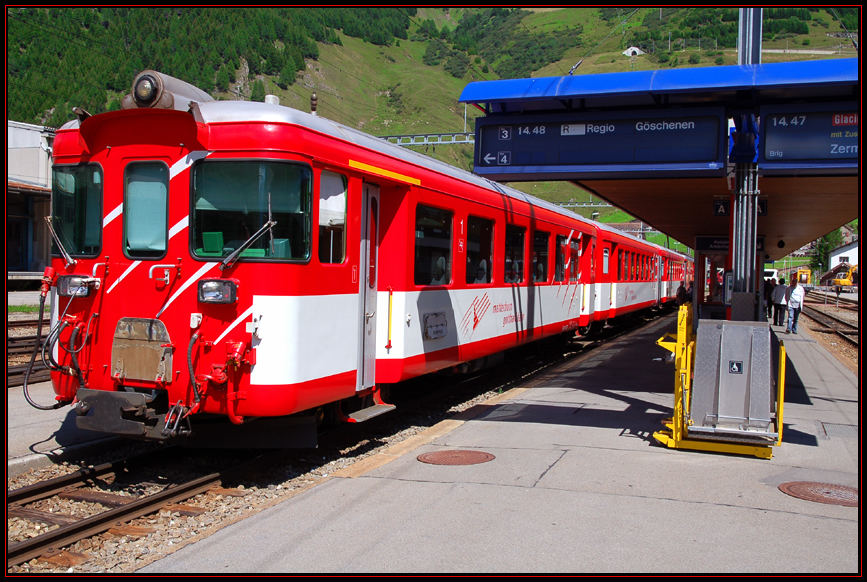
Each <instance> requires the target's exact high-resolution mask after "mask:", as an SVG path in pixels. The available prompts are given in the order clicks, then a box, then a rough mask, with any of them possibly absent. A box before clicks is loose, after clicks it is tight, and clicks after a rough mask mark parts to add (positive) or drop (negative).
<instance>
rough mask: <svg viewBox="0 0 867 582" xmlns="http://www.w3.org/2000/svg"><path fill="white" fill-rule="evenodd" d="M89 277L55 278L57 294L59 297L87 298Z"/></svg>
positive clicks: (90, 279)
mask: <svg viewBox="0 0 867 582" xmlns="http://www.w3.org/2000/svg"><path fill="white" fill-rule="evenodd" d="M91 281H93V279H92V278H91V277H85V276H83V275H64V276H62V277H58V278H57V294H58V295H60V296H61V297H87V296H88V295H89V294H90V285H89V283H90V282H91Z"/></svg>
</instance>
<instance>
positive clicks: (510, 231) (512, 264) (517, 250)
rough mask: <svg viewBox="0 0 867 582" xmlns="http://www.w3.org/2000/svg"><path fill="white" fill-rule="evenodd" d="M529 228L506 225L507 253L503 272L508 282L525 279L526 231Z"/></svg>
mask: <svg viewBox="0 0 867 582" xmlns="http://www.w3.org/2000/svg"><path fill="white" fill-rule="evenodd" d="M526 230H527V229H525V228H523V227H520V226H513V225H511V224H510V225H507V226H506V255H505V257H504V258H505V266H504V269H503V272H504V273H505V275H504V279H505V281H506V283H520V282H521V281H523V280H524V233H525V232H526Z"/></svg>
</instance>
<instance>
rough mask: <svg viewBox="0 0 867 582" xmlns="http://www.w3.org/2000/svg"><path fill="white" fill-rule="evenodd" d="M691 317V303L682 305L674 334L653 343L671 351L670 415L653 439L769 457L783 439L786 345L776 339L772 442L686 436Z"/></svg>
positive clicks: (674, 445)
mask: <svg viewBox="0 0 867 582" xmlns="http://www.w3.org/2000/svg"><path fill="white" fill-rule="evenodd" d="M692 318H693V314H692V305H682V306H681V307H680V309H679V310H678V314H677V334H676V335H673V334H670V333H669V334H666V335H665V336H663V337H661V338H660V339H658V340H657V342H656V343H657V345H659V346H661V347H663V348H665V349H667V350H668V351H670V352H672V353H673V354H674V365H675V374H674V378H675V380H674V415H673V416H672V418H669V419H666V420H665V421H663V424H664V425H665V426H666V429H664V430H660V431H657V432H655V433H653V438H655V439H656V440H657V441H659V442H660V443H663V444H665V445H666V446H668V447H669V448H672V449H691V450H697V451H710V452H716V453H731V454H737V455H752V456H755V457H759V458H761V459H770V458H771V457H772V456H773V449H772V446H780V444H781V443H782V441H783V397H784V394H785V388H784V387H785V374H786V365H785V362H786V347H785V345H784V343H783V342H782V341H781V342H780V352H779V364H778V370H777V402H776V419H775V423H776V432H777V439H776V442H772V443H768V444H764V443H759V444H749V443H746V444H745V443H737V442H730V441H725V440H714V439H713V438H712V437H711V438H708V437H706V436H704V435H702V437H701V438H690V435H689V427H690V426H691V425H692V424H693V420H692V419H691V418H690V404H691V402H692V400H691V392H692V382H693V376H694V374H693V366H694V362H693V358H694V356H695V345H696V344H695V339H696V338H695V334H694V332H693V325H692V324H693V320H692Z"/></svg>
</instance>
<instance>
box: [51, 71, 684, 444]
mask: <svg viewBox="0 0 867 582" xmlns="http://www.w3.org/2000/svg"><path fill="white" fill-rule="evenodd" d="M50 224H51V231H52V236H53V237H54V240H55V249H54V252H55V256H54V258H53V260H52V267H51V269H48V270H46V274H45V277H44V280H43V291H44V293H45V292H47V291H48V289H50V292H51V293H52V295H53V299H52V302H51V306H52V317H51V321H52V329H51V332H50V333H49V336H48V338H49V339H48V342H47V348H46V350H45V353H44V359H45V360H46V362H47V363H48V365H49V367H50V368H51V369H52V382H53V385H54V389H55V392H56V401H57V403H56V404H55V406H60V405H64V404H74V405H75V411H76V413H77V416H76V424H77V426H78V427H80V428H82V429H86V430H94V431H100V432H104V433H110V434H119V435H125V436H129V437H134V438H142V439H152V440H167V439H174V438H176V437H188V436H190V435H193V434H195V433H196V431H197V430H198V427H204V426H205V425H206V424H207V423H209V422H210V421H213V420H216V421H217V422H223V424H224V425H225V426H227V428H229V427H230V426H231V424H234V425H242V424H244V425H247V424H256V423H251V422H250V421H252V420H255V419H259V420H260V422H261V420H262V419H267V418H276V417H290V416H293V417H298V416H302V417H304V418H305V419H308V420H309V419H313V421H314V423H315V420H316V419H318V418H320V417H321V416H322V414H321V413H322V412H323V411H326V410H334V409H338V410H339V414H338V416H339V417H340V418H342V419H344V420H347V421H351V422H353V421H361V420H366V419H367V418H370V417H372V416H374V415H376V414H378V413H380V412H383V411H387V410H389V409H391V408H393V407H392V406H390V405H388V404H386V403H385V402H384V401H383V399H382V398H381V387H382V386H383V385H387V384H391V383H395V382H400V381H403V380H406V379H409V378H412V377H415V376H418V375H421V374H428V373H431V372H435V371H438V370H442V369H444V368H450V367H456V366H461V365H466V364H467V363H469V362H477V361H479V360H482V359H485V358H490V357H494V356H496V355H499V354H502V353H503V352H504V351H505V350H508V349H510V348H514V347H516V346H520V345H522V344H525V343H528V342H531V341H535V340H539V339H542V338H547V337H552V336H557V335H561V334H574V333H575V330H577V329H579V328H581V329H586V328H589V326H591V324H593V323H594V322H596V323H597V324H598V323H599V322H604V321H605V320H607V319H610V318H611V317H615V316H617V315H620V314H623V313H626V312H628V311H631V310H635V309H643V308H646V307H649V306H652V305H654V304H659V303H664V302H667V301H670V300H672V299H673V297H674V289H673V287H676V285H672V284H671V282H672V281H673V280H674V279H673V278H672V277H679V276H681V274H683V273H685V272H686V268H687V267H686V266H685V265H686V263H687V262H688V259H687V258H685V257H682V256H675V254H670V253H668V251H665V250H664V249H660V248H659V247H656V246H655V245H651V244H648V243H646V242H644V241H640V240H638V239H631V238H628V237H625V236H623V235H620V234H617V233H616V232H614V231H613V230H612V229H609V228H606V227H602V226H601V225H599V224H596V223H594V222H592V221H589V220H587V219H584V218H582V217H580V216H577V215H575V214H572V213H571V212H568V211H565V210H563V209H560V208H559V207H557V206H554V205H552V204H549V203H546V202H543V201H540V200H536V199H534V198H532V197H530V196H528V195H526V194H524V193H522V192H519V191H517V190H513V189H511V188H507V187H505V186H502V185H500V184H496V183H493V182H490V181H489V180H486V179H484V178H480V177H478V176H475V175H473V174H470V173H468V172H464V171H462V170H458V169H456V168H453V167H451V166H448V165H446V164H443V163H441V162H438V161H436V160H433V159H430V158H427V157H425V156H422V155H420V154H417V153H415V152H412V151H410V150H407V149H405V148H401V147H399V146H395V145H391V144H388V143H387V142H385V141H384V140H381V139H378V138H375V137H372V136H368V135H366V134H363V133H361V132H358V131H356V130H353V129H351V128H348V127H346V126H342V125H340V124H337V123H334V122H332V121H329V120H326V119H323V118H321V117H318V116H315V115H311V114H307V113H302V112H299V111H296V110H293V109H290V108H286V107H281V106H279V105H276V104H273V103H255V102H224V101H213V100H212V99H211V98H210V97H209V96H208V95H207V94H206V93H204V92H203V91H200V90H198V89H197V88H195V87H192V86H190V85H188V84H186V83H184V82H182V81H179V80H177V79H173V78H171V77H168V76H165V75H162V74H160V73H158V72H155V71H145V72H143V73H140V74H139V75H138V76H137V77H136V79H135V80H134V82H133V87H132V92H131V94H130V95H128V96H127V97H126V98H125V99H124V108H123V109H122V110H120V111H114V112H109V113H104V114H100V115H96V116H86V115H82V116H81V118H80V119H78V120H75V121H72V122H70V123H68V124H66V125H64V126H63V127H62V128H61V129H60V130H59V131H58V132H57V135H56V139H55V143H54V167H53V207H52V216H51V222H50ZM597 252H598V254H597ZM615 257H617V258H615ZM600 266H601V271H600V272H599V274H598V275H597V271H598V270H599V268H600ZM52 270H53V271H52ZM615 273H616V274H617V276H616V278H615ZM654 277H655V278H656V280H654ZM666 277H667V280H666V281H665V282H664V283H663V281H662V279H664V278H666ZM597 282H598V284H597ZM653 289H656V295H652V294H651V290H653ZM606 302H607V306H606ZM227 420H228V421H229V422H225V421H227ZM230 423H231V424H230ZM310 425H311V423H310V422H307V420H305V425H304V426H305V430H307V429H309V428H310ZM314 428H315V427H314ZM275 432H276V431H275V430H271V431H270V432H269V433H268V435H267V436H266V437H265V438H266V439H267V443H262V444H274V443H277V442H280V439H279V438H278V436H277V434H275Z"/></svg>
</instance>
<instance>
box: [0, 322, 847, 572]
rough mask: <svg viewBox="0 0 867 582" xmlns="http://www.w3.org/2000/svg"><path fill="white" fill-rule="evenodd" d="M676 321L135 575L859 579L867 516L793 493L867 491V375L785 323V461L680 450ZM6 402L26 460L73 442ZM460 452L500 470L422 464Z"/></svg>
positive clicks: (12, 435)
mask: <svg viewBox="0 0 867 582" xmlns="http://www.w3.org/2000/svg"><path fill="white" fill-rule="evenodd" d="M675 324H676V321H675V317H674V316H673V315H672V316H667V317H665V318H663V319H661V320H659V321H657V322H656V323H654V324H652V325H651V326H648V327H645V328H644V329H642V330H640V331H637V332H633V333H631V334H627V335H624V336H621V337H619V338H617V339H616V340H614V341H612V342H611V343H610V344H608V346H607V347H606V349H604V350H595V351H593V352H590V353H588V354H586V355H584V356H581V357H579V358H577V359H575V360H572V361H571V362H568V363H566V364H563V365H560V366H559V367H557V368H556V369H551V370H548V371H546V372H544V373H542V374H540V375H538V376H536V377H534V378H532V379H531V380H530V381H529V382H528V383H526V384H525V385H523V386H521V387H518V388H515V389H513V390H511V391H509V392H507V393H505V394H503V395H501V396H499V397H498V398H496V399H494V400H491V401H488V402H486V403H483V404H480V405H477V406H476V407H474V408H472V409H470V410H469V411H466V412H464V413H462V414H460V415H457V416H455V417H454V418H452V419H449V420H446V421H443V422H442V423H440V424H438V425H436V426H434V427H432V428H431V429H429V430H428V431H427V432H426V433H424V434H423V435H422V436H421V437H420V438H417V439H413V440H410V441H407V442H405V443H402V444H401V445H397V446H396V447H393V448H392V449H389V450H387V451H385V452H384V453H380V454H378V455H375V456H372V457H368V458H366V459H364V460H362V461H360V462H359V463H356V464H355V465H353V466H352V467H350V468H348V469H346V470H344V471H342V472H337V473H335V474H333V475H332V476H330V477H329V478H328V480H327V481H325V482H323V483H321V484H319V485H317V486H315V487H313V488H311V489H308V490H306V491H304V492H302V493H299V494H298V495H296V496H294V497H292V498H290V499H288V500H286V501H284V502H282V503H280V504H278V505H275V506H274V507H272V508H270V509H267V510H265V511H262V512H260V513H257V514H255V515H253V516H251V517H249V518H246V519H243V520H241V521H239V522H236V523H234V524H232V525H229V526H227V527H225V528H223V529H221V530H219V531H217V532H216V533H214V534H212V535H210V536H208V537H204V538H202V539H196V538H193V539H191V540H190V541H189V542H188V543H187V544H186V545H184V546H183V547H181V548H180V549H179V550H177V551H175V552H174V553H173V554H171V555H169V556H167V557H165V558H163V559H160V560H158V561H155V562H153V563H151V564H150V565H148V566H146V567H145V568H142V569H141V570H139V571H138V572H137V573H142V574H170V573H171V574H181V573H221V574H224V573H257V574H262V573H299V572H306V573H468V574H473V573H551V574H554V573H564V574H565V573H711V572H712V573H715V574H719V573H771V572H773V573H775V574H779V573H801V574H806V573H810V574H813V573H829V574H831V573H833V574H839V573H852V574H855V573H859V572H860V568H861V561H860V560H861V554H860V545H859V538H860V527H859V518H860V507H846V506H841V505H832V504H826V503H818V502H815V501H810V500H806V499H802V498H798V497H793V496H791V495H788V494H786V493H783V492H782V491H781V490H780V489H779V488H778V486H779V485H780V484H783V483H789V482H800V481H804V482H820V483H827V484H833V485H840V486H847V487H855V488H858V487H859V486H860V473H859V469H860V467H859V459H860V457H859V442H860V441H859V426H858V423H859V418H860V405H859V396H860V395H859V391H858V381H857V378H856V376H855V375H854V374H853V373H851V372H850V371H849V370H848V369H846V368H845V367H844V366H843V365H842V364H840V363H838V362H837V360H835V359H834V358H833V356H831V355H830V354H829V353H828V352H827V351H825V350H824V349H823V348H822V347H821V346H819V345H818V344H817V343H816V342H815V341H814V340H813V339H812V338H811V337H810V335H809V333H804V332H802V333H801V334H799V335H797V336H793V335H786V334H784V333H780V332H781V330H780V329H779V328H773V329H774V332H775V333H777V334H778V336H779V338H780V339H781V340H782V341H784V342H785V346H786V350H787V355H788V361H787V373H786V398H785V400H786V404H785V410H784V424H785V430H784V435H783V443H782V446H780V447H775V448H774V454H773V457H772V458H771V459H767V460H765V459H758V458H755V457H746V456H735V455H724V454H718V453H704V452H693V451H687V450H674V449H668V448H666V447H664V446H662V445H660V444H658V443H656V441H655V440H654V439H653V437H652V433H653V432H654V431H656V430H659V429H660V428H661V427H662V421H663V419H665V418H666V417H670V416H671V414H672V406H673V395H672V392H673V381H674V377H673V376H674V374H673V364H672V363H670V362H669V361H668V357H667V355H668V352H666V351H665V350H664V349H662V348H660V347H658V346H656V345H655V343H654V342H655V341H656V340H657V339H658V338H659V337H661V336H662V335H663V334H665V333H666V332H671V331H673V329H674V327H675ZM7 393H8V404H9V407H10V408H11V409H10V408H7V410H9V413H8V415H9V416H8V418H7V426H8V429H7V439H8V443H9V444H8V453H9V462H10V464H12V463H13V462H17V463H21V462H22V461H21V460H20V459H19V460H17V461H15V460H14V459H13V456H14V455H18V454H20V453H22V452H24V451H26V455H25V456H27V455H29V456H34V455H33V452H32V451H33V449H34V447H35V448H38V447H39V446H46V447H49V448H50V445H49V444H47V443H49V442H51V441H52V439H53V440H54V443H56V444H61V445H62V444H64V443H63V442H62V441H63V438H61V436H62V435H63V434H64V431H63V426H64V425H65V423H66V422H67V420H66V418H65V417H64V418H62V419H61V418H57V419H54V420H52V421H39V422H40V424H41V430H42V431H43V434H42V435H41V436H37V434H36V433H34V432H27V431H24V430H19V429H22V428H23V427H27V426H30V425H34V424H35V422H36V421H34V420H32V419H39V418H40V415H44V414H55V413H54V412H52V413H43V412H40V411H38V410H35V409H30V410H31V412H27V413H24V412H23V410H21V411H16V409H15V408H14V407H15V406H16V405H17V403H18V402H19V401H21V402H23V398H22V397H21V394H20V388H19V389H10V390H9V391H8V392H7ZM24 406H26V404H24ZM28 408H29V407H28ZM58 412H59V411H58ZM43 422H45V423H46V424H42V423H43ZM52 422H53V423H55V424H57V423H58V422H59V424H58V425H57V426H55V427H54V428H53V429H52V428H50V424H51V423H52ZM65 438H71V437H70V436H68V435H67V437H65ZM451 451H474V452H482V453H487V454H488V455H490V456H492V457H493V458H492V459H490V460H488V461H487V462H482V463H478V464H472V465H439V464H430V463H425V462H421V461H419V459H418V457H419V456H420V455H422V454H425V453H435V452H451Z"/></svg>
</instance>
